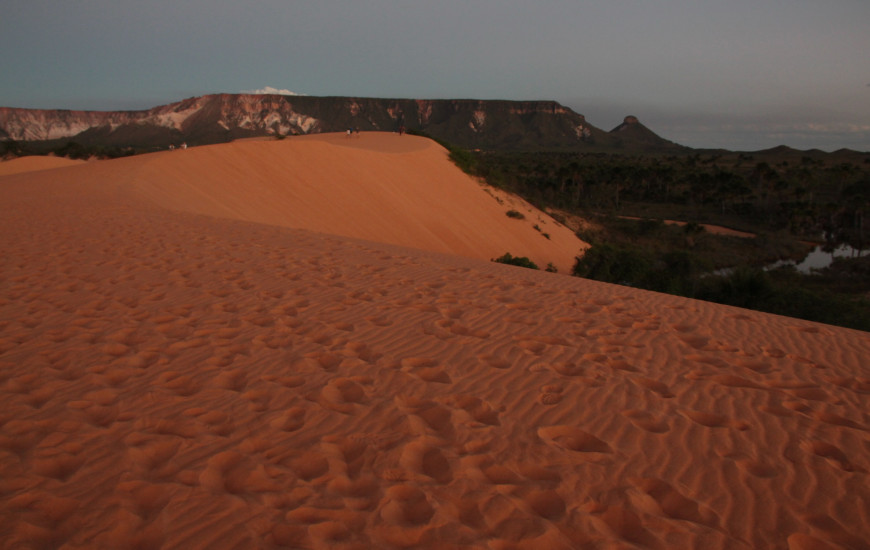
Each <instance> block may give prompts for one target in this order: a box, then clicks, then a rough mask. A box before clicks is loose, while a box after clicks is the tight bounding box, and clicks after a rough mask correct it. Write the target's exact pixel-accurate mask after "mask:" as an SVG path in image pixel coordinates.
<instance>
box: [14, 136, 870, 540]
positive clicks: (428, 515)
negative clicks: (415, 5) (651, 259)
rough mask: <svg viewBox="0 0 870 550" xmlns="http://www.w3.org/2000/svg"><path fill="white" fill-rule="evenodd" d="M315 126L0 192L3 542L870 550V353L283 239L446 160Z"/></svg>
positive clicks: (499, 274) (698, 305)
mask: <svg viewBox="0 0 870 550" xmlns="http://www.w3.org/2000/svg"><path fill="white" fill-rule="evenodd" d="M369 137H370V136H368V135H364V136H363V137H362V138H361V140H366V139H367V138H369ZM395 137H396V138H397V139H399V138H398V136H395ZM405 137H409V136H405ZM323 139H327V142H326V143H325V144H324V143H323V142H320V141H318V139H315V138H312V139H305V140H299V142H298V143H291V142H295V141H296V140H290V139H288V140H285V141H283V142H260V143H255V142H246V143H244V144H232V145H229V146H219V147H214V148H202V149H190V150H188V151H184V152H180V151H177V152H174V153H171V154H170V153H166V154H165V155H151V156H147V157H137V158H131V159H121V160H117V161H107V162H100V163H88V164H86V165H81V166H74V167H70V168H63V169H58V170H53V171H51V172H34V173H31V174H19V175H12V176H4V177H2V178H0V235H2V237H0V239H2V240H0V243H2V248H0V254H2V262H0V400H2V403H3V407H2V409H0V545H2V547H3V548H65V549H73V548H267V549H274V548H545V549H550V548H553V549H559V548H566V549H567V548H659V549H668V548H790V549H822V548H867V547H868V543H867V541H868V540H870V506H868V502H870V488H868V487H870V484H868V479H867V478H868V469H870V412H868V411H870V407H868V401H870V364H868V358H870V335H868V334H867V333H864V332H858V331H852V330H848V329H842V328H835V327H830V326H826V325H821V324H816V323H810V322H804V321H798V320H794V319H789V318H785V317H777V316H772V315H766V314H763V313H756V312H750V311H745V310H740V309H736V308H730V307H725V306H718V305H713V304H707V303H703V302H696V301H692V300H687V299H681V298H676V297H672V296H666V295H663V294H656V293H650V292H644V291H638V290H633V289H629V288H623V287H618V286H613V285H606V284H600V283H595V282H591V281H586V280H580V279H574V278H571V277H564V276H558V275H551V274H547V273H541V272H535V271H530V270H525V269H521V268H515V267H511V266H503V265H499V264H494V263H491V262H488V261H481V260H479V259H474V258H465V257H460V256H458V255H445V254H440V253H437V252H426V251H421V250H418V249H410V248H403V247H400V246H396V245H390V244H376V243H374V242H371V241H363V240H358V239H353V238H349V237H341V236H330V235H325V234H322V233H316V232H312V231H309V230H304V229H294V228H291V227H287V226H288V225H291V223H290V221H287V220H284V223H280V224H278V223H277V222H275V220H274V218H273V217H272V216H275V215H276V214H275V212H277V211H278V210H279V208H278V205H282V204H290V203H292V202H294V201H295V200H296V199H293V200H290V199H287V197H286V194H285V191H287V190H286V189H283V190H282V189H279V188H278V186H277V185H275V186H273V187H270V184H269V180H268V177H267V176H268V175H269V174H272V173H273V172H271V171H272V170H273V169H274V170H275V171H276V172H281V171H286V170H294V172H293V173H292V179H289V180H288V185H290V184H292V185H293V186H299V185H302V184H303V183H307V184H308V185H310V186H311V187H312V188H313V189H315V190H317V189H319V190H321V191H322V197H320V199H319V200H321V201H326V204H322V203H318V202H317V201H316V200H315V192H314V191H311V192H310V194H307V195H299V197H300V198H299V199H298V200H299V201H300V202H301V201H303V200H304V201H309V202H305V204H304V206H305V209H302V210H300V215H302V213H304V212H305V211H308V210H315V211H316V212H317V213H318V214H320V215H322V216H326V215H328V214H329V210H330V205H332V204H342V205H343V206H342V208H351V207H350V206H347V204H349V203H348V202H347V201H345V202H341V201H342V200H344V199H341V198H339V197H334V196H331V195H330V194H329V192H328V191H329V190H332V189H334V188H333V187H331V186H332V185H334V183H333V182H330V181H327V180H325V179H323V178H324V177H327V175H329V177H332V174H335V173H343V174H346V175H347V176H348V178H350V176H351V175H352V174H353V171H354V169H353V167H354V166H356V167H357V170H358V171H359V172H360V173H361V174H360V175H361V176H362V175H365V174H375V173H376V174H378V175H379V176H378V177H384V176H383V174H382V172H381V171H380V169H378V168H377V166H376V165H378V164H379V163H382V162H383V157H384V156H391V158H392V160H393V162H392V166H393V167H394V169H395V171H396V172H398V173H399V174H401V175H402V178H404V177H405V176H406V175H407V176H408V177H410V175H412V174H413V167H414V166H415V165H416V166H418V167H419V168H420V170H421V172H420V174H419V178H420V179H421V180H424V181H430V180H428V179H427V178H430V177H434V176H430V175H428V174H440V173H448V172H450V171H451V170H452V168H450V167H449V165H447V161H446V160H445V159H444V158H443V155H441V157H439V158H440V160H436V159H435V158H434V157H435V156H436V155H435V154H434V152H433V150H432V149H431V148H429V146H428V145H427V146H426V147H424V148H422V149H413V148H410V149H407V150H405V151H397V152H392V153H386V152H383V150H382V149H379V148H378V147H376V146H375V144H374V142H373V143H372V144H370V145H368V146H369V147H374V149H375V150H366V149H364V148H362V145H360V146H359V147H351V146H350V145H349V144H348V146H346V147H345V146H344V145H339V144H337V143H334V142H333V143H330V142H329V141H328V140H329V139H330V138H323ZM333 139H334V138H333ZM402 139H404V138H402ZM408 143H410V140H409V142H408ZM325 145H329V147H325ZM402 145H403V146H408V145H406V143H405V142H403V144H402ZM258 147H264V148H266V149H269V148H272V147H274V148H276V151H278V150H280V151H285V150H286V151H287V157H288V158H287V159H285V160H280V161H275V160H274V156H275V155H274V154H273V153H264V152H263V150H260V149H258ZM285 147H286V149H281V148H285ZM297 147H299V149H296V148H297ZM330 148H331V149H332V150H333V153H329V154H331V155H334V156H333V157H331V158H333V161H332V162H333V164H335V166H334V167H328V166H322V165H320V164H318V162H319V160H317V159H321V158H325V157H323V155H327V153H325V152H324V151H326V150H329V149H330ZM434 151H438V150H437V149H435V150H434ZM302 152H304V155H305V158H309V159H310V160H308V161H307V162H309V163H311V170H310V171H308V170H307V169H306V166H307V165H306V161H305V159H304V158H303V159H302V160H299V161H294V160H293V158H295V155H297V154H299V155H302V154H303V153H302ZM224 153H225V154H224ZM173 155H174V156H173ZM182 155H186V156H182ZM245 159H248V161H247V163H248V164H247V165H246V160H245ZM267 161H268V162H270V163H274V164H276V166H277V168H273V167H264V166H263V165H262V163H263V162H267ZM294 163H295V164H294ZM197 173H199V174H201V176H199V177H197ZM252 174H254V175H257V174H262V176H257V177H258V178H261V179H254V180H253V181H252V180H250V179H247V178H246V176H249V175H252ZM289 177H290V176H288V178H289ZM402 178H400V177H399V175H398V174H397V175H396V179H395V181H386V182H383V183H382V184H381V187H379V188H377V191H378V193H381V192H383V193H385V194H389V193H390V192H393V193H395V196H394V200H395V201H396V203H401V202H402V201H401V200H400V199H399V198H398V197H400V196H402V195H401V193H399V191H398V190H395V189H394V188H395V186H398V185H399V184H400V182H401V181H402ZM232 181H235V182H236V185H237V186H244V187H245V188H246V189H251V188H255V189H258V191H257V194H254V193H250V194H246V193H245V192H244V190H239V189H234V188H232V186H230V185H229V184H230V182H232ZM366 181H367V185H368V184H369V183H371V182H368V180H366ZM211 182H213V183H211ZM408 185H411V184H408ZM391 190H392V191H391ZM419 191H420V192H424V191H423V190H419ZM347 192H348V193H350V194H351V195H352V196H353V197H354V198H355V199H359V200H363V199H365V200H367V201H376V203H377V204H381V203H379V202H377V201H386V199H384V198H383V197H379V196H374V195H373V194H369V195H368V196H364V194H358V195H357V194H354V193H353V191H350V190H348V191H347ZM443 192H444V193H445V196H444V198H443V199H439V195H438V194H437V193H434V192H433V194H432V195H431V198H430V199H428V200H431V201H433V205H437V204H442V203H446V204H448V205H449V206H450V208H457V209H461V208H463V206H462V205H461V204H455V203H454V201H455V200H457V199H455V198H454V195H451V193H459V192H458V191H455V190H453V188H452V184H445V185H444V186H443ZM269 193H271V194H269ZM372 193H374V191H372ZM481 193H484V192H483V191H481ZM262 194H266V195H267V196H266V197H265V198H264V197H263V195H262ZM484 198H486V199H488V200H489V201H490V202H492V203H494V204H496V206H498V207H499V208H497V210H498V211H499V212H500V211H501V209H502V208H501V207H502V205H498V203H496V202H495V201H494V200H493V199H491V198H490V197H488V196H487V195H485V193H484ZM438 200H441V202H440V203H439V202H434V201H438ZM252 202H253V203H254V204H255V205H257V206H256V207H255V206H252V204H251V203H252ZM406 202H408V205H407V207H408V208H417V207H416V206H414V205H412V204H410V201H406ZM383 204H387V202H384V203H383ZM389 204H394V203H389ZM359 206H360V208H364V206H365V205H359ZM167 207H170V208H167ZM258 208H259V209H260V210H258ZM481 208H484V207H483V206H481ZM415 212H417V210H415ZM202 213H208V214H214V215H215V216H204V215H201V214H202ZM419 215H421V216H422V215H424V213H420V214H419ZM465 215H467V213H466V214H465ZM480 215H481V216H484V214H480ZM383 216H384V217H389V221H390V222H391V223H396V222H397V220H399V219H402V218H401V216H400V215H399V214H396V213H395V212H393V211H384V212H383ZM446 216H449V214H447V213H444V212H441V214H440V215H439V216H438V218H440V219H443V218H445V217H446ZM347 217H348V218H351V219H353V220H355V222H354V223H359V224H361V225H360V227H359V228H358V229H359V230H360V231H370V232H371V234H378V233H377V231H380V230H381V229H379V228H373V227H370V226H376V225H377V224H376V220H374V221H372V220H369V222H365V220H364V217H363V216H362V215H361V214H358V213H356V211H352V210H351V211H350V213H349V214H348V216H347ZM496 217H498V216H496ZM501 217H504V216H501ZM231 218H246V219H253V220H254V221H255V222H266V223H254V222H252V221H245V220H244V219H231ZM450 219H451V220H453V218H450ZM499 221H500V220H499ZM508 221H514V220H508ZM365 223H368V224H369V225H365ZM451 223H454V222H453V221H451ZM455 223H459V221H455ZM487 223H489V222H487ZM492 223H495V222H492ZM518 223H520V224H522V223H523V222H518ZM548 223H549V222H548ZM421 225H422V224H421ZM351 226H352V223H350V222H348V227H351ZM447 227H449V224H448V225H447ZM472 229H475V230H479V232H485V230H486V228H484V227H475V226H472ZM397 231H401V233H402V235H399V236H398V237H402V238H405V236H414V237H415V238H418V237H419V238H423V237H424V236H426V233H425V231H423V230H422V229H420V228H418V227H409V228H405V227H402V229H401V230H397ZM445 231H446V230H445ZM461 235H462V234H460V236H455V237H451V238H450V239H448V238H446V237H444V236H442V237H441V241H443V242H451V243H452V242H457V243H458V242H463V241H462V238H461ZM538 239H540V240H545V239H543V238H541V237H540V236H538ZM554 240H555V239H554ZM431 242H437V240H435V239H433V240H431V241H427V242H426V245H427V246H428V245H429V244H430V243H431ZM509 244H510V246H511V248H509V250H512V251H514V250H519V248H518V245H517V244H516V243H513V242H512V243H509ZM474 246H481V245H474ZM474 246H472V245H471V244H469V245H468V247H469V249H473V248H474ZM421 247H423V246H421ZM421 247H418V248H421Z"/></svg>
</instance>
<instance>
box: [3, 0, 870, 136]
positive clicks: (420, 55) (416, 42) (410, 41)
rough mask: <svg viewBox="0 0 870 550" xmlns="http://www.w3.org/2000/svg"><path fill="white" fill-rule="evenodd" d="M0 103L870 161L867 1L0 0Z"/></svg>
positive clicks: (869, 19)
mask: <svg viewBox="0 0 870 550" xmlns="http://www.w3.org/2000/svg"><path fill="white" fill-rule="evenodd" d="M0 52H2V54H0V106H5V107H28V108H44V109H53V108H63V109H87V110H125V109H145V108H149V107H154V106H157V105H163V104H167V103H171V102H174V101H179V100H181V99H185V98H188V97H193V96H199V95H204V94H210V93H221V92H223V93H237V92H242V91H248V90H255V89H262V88H264V87H266V86H271V87H275V88H277V89H284V90H291V91H293V92H295V93H300V94H307V95H332V96H335V95H338V96H356V97H402V98H417V99H438V98H475V99H512V100H536V99H552V100H556V101H559V102H560V103H562V104H563V105H566V106H567V107H570V108H571V109H573V110H575V111H577V112H578V113H581V114H583V115H585V116H586V119H587V121H588V122H589V123H590V124H592V125H594V126H597V127H599V128H601V129H603V130H611V129H612V128H614V127H615V126H617V125H618V124H619V123H621V122H622V120H623V118H624V117H625V116H626V115H634V116H637V117H638V118H639V119H640V120H641V122H642V123H644V124H645V125H646V126H647V127H649V128H650V129H652V130H653V131H655V132H656V133H658V134H659V135H660V136H662V137H664V138H666V139H669V140H671V141H675V142H677V143H680V144H683V145H688V146H690V147H697V148H726V149H732V150H759V149H764V148H768V147H774V146H777V145H788V146H791V147H794V148H798V149H810V148H818V149H822V150H826V151H832V150H836V149H839V148H844V147H846V148H851V149H856V150H861V151H870V1H868V0H827V1H825V2H820V1H818V0H729V1H728V2H725V1H723V0H535V1H534V2H532V1H531V0H438V1H437V2H434V1H431V0H317V1H312V0H306V1H300V0H249V1H247V2H245V1H243V0H232V1H229V0H177V1H175V2H169V1H163V0H137V1H135V2H134V1H129V0H68V1H63V2H58V1H57V0H0Z"/></svg>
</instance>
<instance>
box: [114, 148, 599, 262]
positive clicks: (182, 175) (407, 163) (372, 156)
mask: <svg viewBox="0 0 870 550" xmlns="http://www.w3.org/2000/svg"><path fill="white" fill-rule="evenodd" d="M446 155H447V153H446V151H445V150H444V149H443V148H442V147H440V146H439V145H437V144H436V143H434V142H432V141H430V140H427V139H424V138H420V137H415V136H401V137H400V136H398V135H397V134H390V133H375V132H372V133H365V134H362V137H360V138H347V137H346V136H345V135H344V134H326V135H318V136H306V137H299V138H289V139H286V140H283V141H245V142H236V143H232V144H225V145H217V146H212V147H196V148H192V149H188V150H186V151H175V152H173V153H163V154H158V155H149V156H147V157H141V158H137V159H130V165H131V171H132V172H134V173H135V175H134V176H133V182H134V183H135V185H136V188H137V190H138V191H139V192H140V193H141V194H142V195H143V196H145V197H147V198H148V199H149V200H152V201H154V202H155V203H157V204H160V205H162V206H165V207H168V208H172V209H177V210H184V211H189V212H197V213H202V214H209V215H213V216H220V217H229V218H235V219H242V220H248V221H256V222H260V223H268V224H273V225H281V226H286V227H296V228H304V229H311V230H314V231H318V232H324V233H332V234H337V235H344V236H350V237H357V238H362V239H367V240H372V241H377V242H385V243H390V244H399V245H403V246H411V247H415V248H422V249H425V250H431V251H435V252H446V253H451V254H458V255H461V256H468V257H473V258H481V259H487V260H489V259H492V258H494V257H497V256H501V255H502V254H504V253H505V252H510V253H511V254H513V255H518V256H528V257H530V258H532V260H534V261H535V262H536V263H538V265H539V266H541V268H543V267H545V266H546V265H547V264H548V263H550V262H552V263H553V264H554V265H555V266H556V267H557V268H558V269H559V271H561V272H563V273H565V272H570V270H571V268H572V267H573V264H574V259H575V257H576V256H577V255H579V254H580V253H581V251H582V249H583V248H584V246H585V245H584V243H583V242H582V241H579V240H578V239H577V238H576V237H575V236H574V234H573V233H572V232H571V231H570V230H569V229H567V228H565V227H563V226H560V225H558V224H556V223H555V222H554V221H553V220H552V219H551V218H550V217H548V216H546V215H544V214H543V213H541V212H539V211H538V210H535V209H533V208H532V207H531V206H529V205H528V204H526V203H522V204H521V205H519V206H514V205H512V204H507V203H504V201H503V200H502V204H500V203H499V202H497V200H496V198H495V197H494V192H493V191H489V192H487V191H486V190H485V188H484V187H483V186H482V185H480V184H478V183H477V182H475V181H474V180H472V179H471V178H470V177H468V176H467V175H465V174H463V173H462V172H461V171H460V170H459V169H458V168H456V167H455V166H454V165H453V164H452V163H450V162H449V161H447V159H446ZM510 209H517V210H521V211H522V212H523V213H524V214H525V215H526V217H527V219H526V220H521V221H519V220H516V219H511V218H509V217H507V216H506V215H505V214H506V212H507V211H508V210H510ZM536 224H537V225H538V227H539V228H540V231H536V230H535V229H534V227H533V226H534V225H536ZM543 233H548V234H549V236H550V238H549V239H547V238H546V237H544V236H543Z"/></svg>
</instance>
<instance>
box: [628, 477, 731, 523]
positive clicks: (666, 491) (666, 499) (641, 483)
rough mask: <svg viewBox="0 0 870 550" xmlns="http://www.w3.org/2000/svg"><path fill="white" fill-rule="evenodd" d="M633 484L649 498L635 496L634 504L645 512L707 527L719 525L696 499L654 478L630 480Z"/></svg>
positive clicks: (715, 517) (713, 515) (715, 518)
mask: <svg viewBox="0 0 870 550" xmlns="http://www.w3.org/2000/svg"><path fill="white" fill-rule="evenodd" d="M632 482H633V484H634V485H635V486H636V487H637V488H638V489H639V490H640V491H641V492H642V493H644V494H645V495H646V496H647V497H649V499H650V500H651V501H652V502H650V501H649V500H646V499H640V498H636V499H635V500H637V502H636V504H637V505H638V506H639V508H641V509H642V510H644V509H645V510H644V511H646V512H647V513H651V514H657V515H659V514H660V515H664V516H665V517H668V518H671V519H679V520H684V521H691V522H692V523H697V524H699V525H706V526H709V527H714V528H716V527H718V526H719V517H718V516H717V515H716V513H715V512H714V511H712V510H710V509H708V508H706V507H702V506H701V505H700V504H699V503H698V502H697V501H695V500H692V499H691V498H688V497H687V496H685V495H683V494H682V493H681V492H680V491H678V490H677V489H675V488H674V487H672V486H671V485H669V484H667V483H665V482H664V481H662V480H660V479H656V478H645V479H636V480H632Z"/></svg>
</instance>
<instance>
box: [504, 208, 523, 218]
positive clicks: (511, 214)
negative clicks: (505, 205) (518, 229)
mask: <svg viewBox="0 0 870 550" xmlns="http://www.w3.org/2000/svg"><path fill="white" fill-rule="evenodd" d="M505 214H506V215H507V217H508V218H513V219H515V220H524V219H526V217H525V216H524V215H523V213H522V212H519V211H517V210H508V211H507V212H505Z"/></svg>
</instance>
